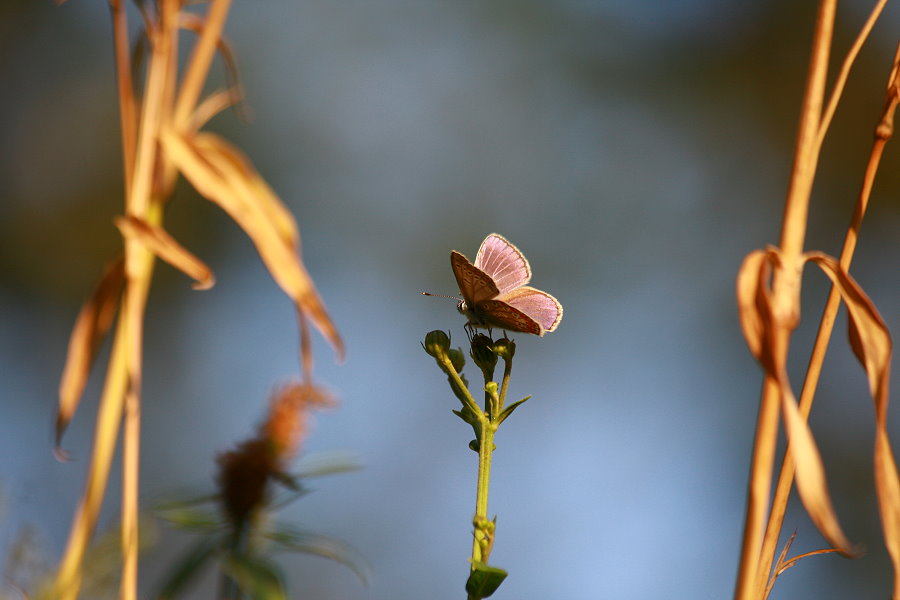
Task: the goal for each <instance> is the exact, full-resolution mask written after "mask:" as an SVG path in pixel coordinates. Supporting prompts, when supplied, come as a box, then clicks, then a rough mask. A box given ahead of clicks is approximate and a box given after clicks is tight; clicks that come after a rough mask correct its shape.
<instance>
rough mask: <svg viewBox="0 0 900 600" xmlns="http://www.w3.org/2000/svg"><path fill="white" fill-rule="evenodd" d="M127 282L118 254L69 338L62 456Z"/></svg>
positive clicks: (60, 416) (59, 417)
mask: <svg viewBox="0 0 900 600" xmlns="http://www.w3.org/2000/svg"><path fill="white" fill-rule="evenodd" d="M124 282H125V260H124V258H122V257H119V258H117V259H116V260H115V261H113V262H112V263H110V264H109V265H107V267H106V269H104V271H103V275H102V276H101V277H100V281H99V282H98V283H97V285H96V287H95V288H94V292H93V293H92V294H91V297H90V298H88V300H87V302H85V304H84V306H83V307H82V308H81V312H80V313H79V314H78V318H77V319H76V320H75V327H74V328H73V329H72V337H71V338H70V339H69V350H68V353H67V355H66V364H65V367H63V373H62V378H61V380H60V383H59V408H58V409H57V413H56V442H55V444H56V453H57V456H58V457H59V458H64V457H65V453H64V452H63V451H62V450H61V448H60V441H61V439H62V436H63V433H64V432H65V429H66V427H67V426H68V424H69V422H70V421H71V420H72V416H73V415H74V414H75V410H76V409H77V408H78V403H79V402H80V401H81V395H82V393H83V392H84V386H85V385H86V383H87V379H88V375H90V372H91V367H92V366H93V364H94V359H95V358H96V357H97V351H98V350H99V348H100V344H101V343H102V342H103V339H104V338H105V337H106V334H107V333H108V332H109V328H110V326H111V325H112V321H113V317H114V316H115V313H116V307H117V306H118V304H119V297H120V295H121V292H122V286H123V285H124Z"/></svg>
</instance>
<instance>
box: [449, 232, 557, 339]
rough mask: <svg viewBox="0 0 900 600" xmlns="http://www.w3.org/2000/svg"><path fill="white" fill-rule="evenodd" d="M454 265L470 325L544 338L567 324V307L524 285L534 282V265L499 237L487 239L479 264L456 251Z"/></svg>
mask: <svg viewBox="0 0 900 600" xmlns="http://www.w3.org/2000/svg"><path fill="white" fill-rule="evenodd" d="M450 266H451V267H452V268H453V274H454V275H455V276H456V283H457V284H459V292H460V294H462V300H460V301H459V304H457V309H458V310H459V312H461V313H462V314H464V315H465V316H466V317H468V319H469V322H468V325H470V326H471V327H479V328H482V329H490V328H492V327H497V328H499V329H505V330H507V331H518V332H521V333H533V334H535V335H544V333H546V332H548V331H553V330H555V329H556V326H557V325H559V322H560V320H562V316H563V307H562V304H560V303H559V301H558V300H557V299H556V298H554V297H553V296H551V295H550V294H548V293H547V292H542V291H541V290H537V289H535V288H533V287H529V286H527V285H525V284H526V283H528V281H529V280H530V279H531V266H530V265H529V264H528V260H527V259H526V258H525V256H524V255H523V254H522V253H521V252H520V251H519V249H518V248H516V247H515V246H513V245H512V243H511V242H509V241H508V240H507V239H506V238H505V237H503V236H502V235H500V234H497V233H492V234H490V235H489V236H487V237H486V238H484V241H483V242H481V247H479V248H478V254H477V255H476V256H475V264H472V263H471V262H469V259H468V258H466V257H465V256H463V255H462V254H460V253H459V252H457V251H456V250H453V251H452V252H450Z"/></svg>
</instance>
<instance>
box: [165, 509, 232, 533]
mask: <svg viewBox="0 0 900 600" xmlns="http://www.w3.org/2000/svg"><path fill="white" fill-rule="evenodd" d="M156 514H157V516H158V517H159V518H160V519H163V520H164V521H168V522H169V523H171V524H172V525H174V526H175V527H177V528H178V529H187V530H192V531H200V532H207V533H208V532H212V531H218V530H219V529H222V527H223V522H222V518H221V516H220V515H219V514H218V513H217V512H215V511H213V510H210V509H205V508H191V507H190V506H188V505H187V504H182V505H181V506H178V505H175V504H173V505H170V506H169V508H164V509H158V510H157V511H156Z"/></svg>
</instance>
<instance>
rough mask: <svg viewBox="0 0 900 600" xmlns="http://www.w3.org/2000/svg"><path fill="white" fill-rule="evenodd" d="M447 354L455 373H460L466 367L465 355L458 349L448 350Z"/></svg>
mask: <svg viewBox="0 0 900 600" xmlns="http://www.w3.org/2000/svg"><path fill="white" fill-rule="evenodd" d="M447 354H448V355H449V356H450V363H451V364H452V365H453V368H454V369H455V370H456V372H457V373H461V372H462V370H463V367H464V366H465V365H466V355H465V354H463V351H462V350H460V349H459V348H450V350H448V351H447Z"/></svg>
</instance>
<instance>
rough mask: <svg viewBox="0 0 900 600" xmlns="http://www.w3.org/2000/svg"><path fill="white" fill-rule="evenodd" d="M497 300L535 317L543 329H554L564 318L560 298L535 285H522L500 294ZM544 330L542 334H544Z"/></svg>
mask: <svg viewBox="0 0 900 600" xmlns="http://www.w3.org/2000/svg"><path fill="white" fill-rule="evenodd" d="M496 300H497V301H500V302H505V303H506V304H509V305H510V306H512V307H513V308H515V309H516V310H518V311H520V312H522V313H523V314H525V315H526V316H527V317H528V318H530V319H533V320H534V321H536V322H537V323H538V325H540V326H541V328H542V329H543V331H553V330H554V329H556V326H557V325H559V322H560V321H561V320H562V316H563V307H562V304H560V303H559V300H557V299H556V298H554V297H553V296H551V295H550V294H548V293H547V292H542V291H541V290H536V289H534V288H533V287H528V286H525V287H520V288H517V289H514V290H512V291H511V292H508V293H506V294H500V296H498V297H497V298H496ZM543 331H542V332H541V335H543Z"/></svg>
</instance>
